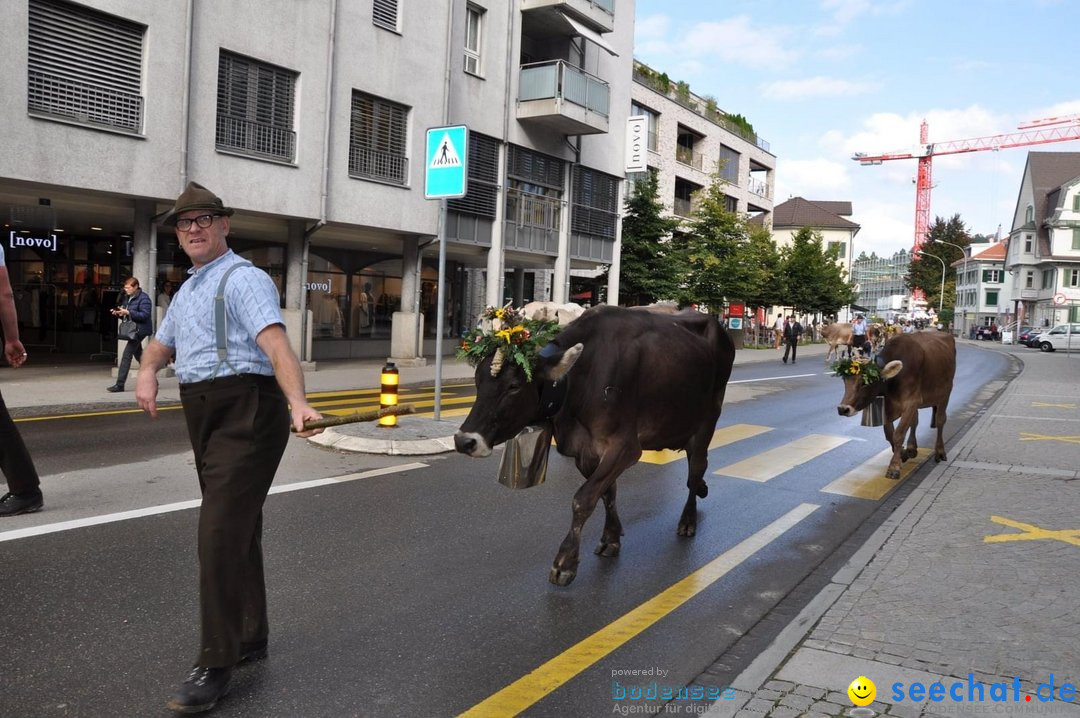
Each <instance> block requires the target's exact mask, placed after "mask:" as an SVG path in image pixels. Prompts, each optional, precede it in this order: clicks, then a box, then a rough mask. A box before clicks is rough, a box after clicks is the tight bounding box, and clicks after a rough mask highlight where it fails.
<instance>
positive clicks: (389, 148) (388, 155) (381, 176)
mask: <svg viewBox="0 0 1080 718" xmlns="http://www.w3.org/2000/svg"><path fill="white" fill-rule="evenodd" d="M408 119H409V110H408V108H407V107H405V106H404V105H399V104H397V103H393V102H389V101H387V100H383V99H380V98H378V97H375V96H373V95H368V94H365V93H363V92H357V91H355V90H354V91H353V98H352V120H351V123H352V124H351V127H350V129H349V174H350V175H351V176H354V177H364V178H368V179H377V180H382V181H386V182H393V183H394V184H402V185H403V184H406V183H407V182H408V178H409V160H408V157H407V156H406V154H405V149H406V144H407V142H406V139H407V133H408Z"/></svg>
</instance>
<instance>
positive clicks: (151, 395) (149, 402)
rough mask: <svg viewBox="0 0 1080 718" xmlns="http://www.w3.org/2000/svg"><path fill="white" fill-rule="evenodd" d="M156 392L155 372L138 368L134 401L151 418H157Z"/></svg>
mask: <svg viewBox="0 0 1080 718" xmlns="http://www.w3.org/2000/svg"><path fill="white" fill-rule="evenodd" d="M157 393H158V380H157V373H156V372H153V371H149V370H143V369H139V374H138V376H137V377H135V401H136V402H138V404H139V408H140V409H142V410H143V411H145V412H146V413H147V414H149V415H150V418H151V419H156V418H157Z"/></svg>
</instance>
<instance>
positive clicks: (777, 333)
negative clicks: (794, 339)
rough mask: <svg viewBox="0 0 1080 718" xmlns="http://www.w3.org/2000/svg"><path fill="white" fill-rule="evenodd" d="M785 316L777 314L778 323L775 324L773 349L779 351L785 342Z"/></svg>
mask: <svg viewBox="0 0 1080 718" xmlns="http://www.w3.org/2000/svg"><path fill="white" fill-rule="evenodd" d="M784 323H785V322H784V315H783V314H777V315H776V321H774V322H773V341H774V345H773V349H779V348H780V343H781V342H782V341H783V340H784Z"/></svg>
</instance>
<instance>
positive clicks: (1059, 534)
mask: <svg viewBox="0 0 1080 718" xmlns="http://www.w3.org/2000/svg"><path fill="white" fill-rule="evenodd" d="M990 520H991V521H993V522H994V523H996V524H1002V525H1004V526H1008V527H1010V528H1014V529H1020V530H1021V531H1022V532H1023V533H1018V534H992V535H990V536H983V542H984V543H1004V542H1005V541H1037V540H1040V539H1048V540H1051V541H1064V542H1065V543H1068V544H1072V545H1073V546H1080V529H1072V530H1062V531H1051V530H1049V529H1041V528H1039V527H1038V526H1035V525H1034V524H1025V523H1023V522H1021V521H1013V520H1012V519H1007V518H1005V517H1004V516H991V517H990Z"/></svg>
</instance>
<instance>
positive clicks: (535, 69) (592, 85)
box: [518, 60, 611, 117]
mask: <svg viewBox="0 0 1080 718" xmlns="http://www.w3.org/2000/svg"><path fill="white" fill-rule="evenodd" d="M610 98H611V88H610V87H609V86H608V83H606V82H604V81H603V80H601V79H600V78H599V77H594V76H593V75H590V74H589V73H587V72H585V71H584V70H581V69H579V68H577V67H574V66H573V65H570V64H569V63H567V62H564V61H563V60H553V61H550V62H536V63H531V64H529V65H522V66H521V78H520V87H519V88H518V100H520V101H522V102H526V101H528V100H549V99H563V100H566V101H567V102H572V103H574V104H575V105H580V106H581V107H584V108H585V109H586V110H589V111H590V112H595V113H596V114H598V115H603V116H604V117H607V116H608V106H609V103H610Z"/></svg>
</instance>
